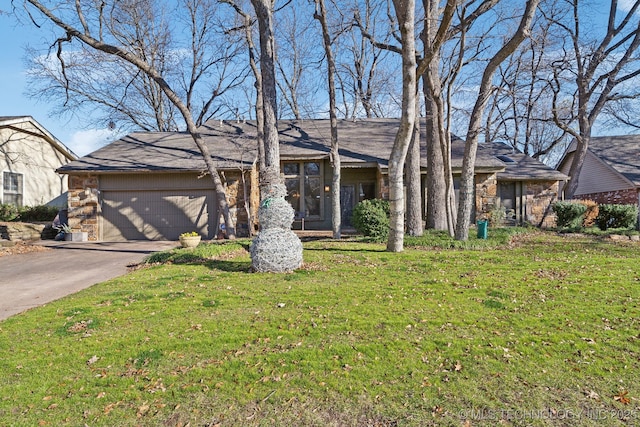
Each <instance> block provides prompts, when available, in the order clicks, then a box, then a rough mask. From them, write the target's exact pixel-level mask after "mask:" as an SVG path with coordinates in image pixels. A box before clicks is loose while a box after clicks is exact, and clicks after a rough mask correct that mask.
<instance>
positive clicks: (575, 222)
mask: <svg viewBox="0 0 640 427" xmlns="http://www.w3.org/2000/svg"><path fill="white" fill-rule="evenodd" d="M553 212H555V214H556V226H557V227H558V228H581V227H582V221H583V219H584V214H585V213H586V212H587V207H586V206H585V205H584V204H583V203H578V202H555V203H554V204H553Z"/></svg>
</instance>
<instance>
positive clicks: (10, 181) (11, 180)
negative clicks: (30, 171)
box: [2, 172, 22, 207]
mask: <svg viewBox="0 0 640 427" xmlns="http://www.w3.org/2000/svg"><path fill="white" fill-rule="evenodd" d="M2 201H3V203H5V204H11V205H16V206H18V207H22V174H20V173H13V172H4V173H3V174H2Z"/></svg>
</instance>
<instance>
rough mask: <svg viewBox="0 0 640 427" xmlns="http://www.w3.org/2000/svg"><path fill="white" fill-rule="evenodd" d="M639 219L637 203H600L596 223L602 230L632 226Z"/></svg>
mask: <svg viewBox="0 0 640 427" xmlns="http://www.w3.org/2000/svg"><path fill="white" fill-rule="evenodd" d="M637 221H638V206H636V205H600V207H599V213H598V217H597V218H596V225H597V226H598V228H599V229H600V230H606V229H608V228H632V227H635V226H636V222H637Z"/></svg>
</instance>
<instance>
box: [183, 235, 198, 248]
mask: <svg viewBox="0 0 640 427" xmlns="http://www.w3.org/2000/svg"><path fill="white" fill-rule="evenodd" d="M200 239H201V237H200V236H180V244H181V245H182V247H183V248H195V247H196V246H198V245H199V244H200Z"/></svg>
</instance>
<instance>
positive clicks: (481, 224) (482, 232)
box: [477, 219, 489, 239]
mask: <svg viewBox="0 0 640 427" xmlns="http://www.w3.org/2000/svg"><path fill="white" fill-rule="evenodd" d="M477 226H478V239H486V238H487V230H488V228H489V221H487V220H486V219H481V220H479V221H478V223H477Z"/></svg>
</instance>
